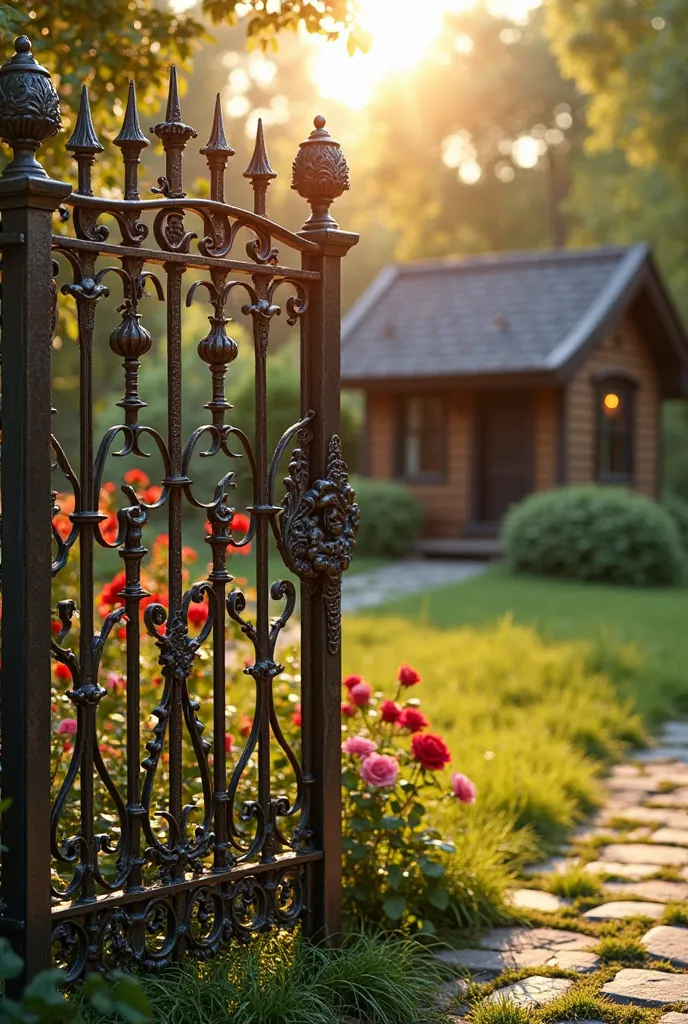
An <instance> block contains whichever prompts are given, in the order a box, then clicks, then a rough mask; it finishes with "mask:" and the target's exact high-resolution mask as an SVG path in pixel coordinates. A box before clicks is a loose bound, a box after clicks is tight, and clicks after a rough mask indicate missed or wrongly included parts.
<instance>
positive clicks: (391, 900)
mask: <svg viewBox="0 0 688 1024" xmlns="http://www.w3.org/2000/svg"><path fill="white" fill-rule="evenodd" d="M382 909H383V910H384V912H385V914H386V915H387V917H388V918H389V919H390V920H391V921H398V920H399V918H400V917H403V916H404V912H405V911H406V900H405V899H404V897H403V896H388V897H387V898H386V899H384V900H383V901H382Z"/></svg>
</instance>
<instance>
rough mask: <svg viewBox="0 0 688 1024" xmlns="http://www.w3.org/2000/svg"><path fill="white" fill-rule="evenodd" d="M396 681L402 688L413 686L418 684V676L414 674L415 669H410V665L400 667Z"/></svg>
mask: <svg viewBox="0 0 688 1024" xmlns="http://www.w3.org/2000/svg"><path fill="white" fill-rule="evenodd" d="M397 679H398V680H399V682H400V683H401V685H402V686H415V685H416V683H419V682H420V676H419V675H418V673H417V672H416V670H415V668H411V666H410V665H406V664H404V665H402V666H401V667H400V668H399V673H398V675H397Z"/></svg>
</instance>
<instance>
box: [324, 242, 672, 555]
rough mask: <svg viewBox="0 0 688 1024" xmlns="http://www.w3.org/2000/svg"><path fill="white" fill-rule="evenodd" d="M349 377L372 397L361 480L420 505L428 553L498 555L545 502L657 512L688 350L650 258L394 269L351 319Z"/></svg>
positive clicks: (506, 256)
mask: <svg viewBox="0 0 688 1024" xmlns="http://www.w3.org/2000/svg"><path fill="white" fill-rule="evenodd" d="M342 377H343V384H344V386H345V387H349V388H359V389H361V390H362V391H363V392H364V394H365V428H364V432H363V439H364V441H363V443H364V450H363V452H362V464H363V467H362V468H363V473H364V474H365V475H367V476H371V477H378V478H387V479H395V480H401V481H403V482H404V483H406V484H408V486H409V487H411V488H412V489H413V490H414V491H415V493H416V494H417V495H418V497H419V498H420V500H421V502H422V504H423V508H424V510H425V524H424V539H423V542H422V547H423V548H424V549H425V550H426V551H427V552H433V551H434V552H444V553H456V554H461V553H464V554H470V553H476V554H480V553H482V554H489V553H494V552H496V550H497V544H496V537H497V535H498V530H499V523H500V520H501V519H502V518H503V516H504V514H505V513H506V511H507V509H508V508H509V506H510V505H512V504H513V503H514V502H517V501H520V500H521V499H522V498H523V497H525V496H526V495H527V494H529V493H530V492H532V491H543V490H548V489H550V488H552V487H557V486H559V485H563V484H584V483H590V482H596V483H599V484H624V485H626V486H629V487H632V488H635V489H636V490H638V491H640V492H641V493H642V494H646V495H649V496H650V497H657V496H658V494H659V489H660V412H661V403H662V399H663V398H669V397H684V398H685V397H686V396H688V338H687V336H686V333H685V330H684V328H683V326H682V323H681V321H680V319H679V316H678V314H677V312H676V309H675V308H674V305H673V304H672V301H671V299H670V297H669V295H668V292H667V290H666V288H665V286H664V284H663V282H662V279H661V276H660V274H659V272H658V270H657V267H656V264H655V263H654V260H653V258H652V255H651V252H650V249H649V247H648V246H646V245H634V246H629V247H615V248H605V249H587V250H582V251H563V250H557V251H554V252H546V251H545V252H527V253H497V254H494V255H486V256H480V257H477V258H470V259H464V260H461V259H445V260H432V261H425V262H422V263H411V264H400V265H396V266H390V267H387V268H386V269H385V270H383V271H382V272H381V273H380V274H379V276H378V277H377V279H376V280H375V281H374V282H373V284H372V285H371V286H370V288H368V290H367V291H366V292H365V293H364V294H363V295H362V297H361V298H360V299H359V300H358V302H357V303H356V304H355V305H354V306H353V307H352V309H351V310H350V312H349V313H348V314H347V316H346V317H345V320H344V324H343V339H342Z"/></svg>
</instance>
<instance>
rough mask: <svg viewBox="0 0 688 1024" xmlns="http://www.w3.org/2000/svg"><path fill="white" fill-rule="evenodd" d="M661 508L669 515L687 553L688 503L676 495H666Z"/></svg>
mask: <svg viewBox="0 0 688 1024" xmlns="http://www.w3.org/2000/svg"><path fill="white" fill-rule="evenodd" d="M662 508H663V509H665V511H666V512H667V513H668V514H669V516H670V517H671V520H672V522H673V524H674V526H675V527H676V532H677V533H678V535H679V537H680V539H681V544H682V546H683V550H684V551H685V552H686V553H688V501H686V500H685V498H679V497H678V496H677V495H676V494H667V495H665V496H664V498H663V499H662Z"/></svg>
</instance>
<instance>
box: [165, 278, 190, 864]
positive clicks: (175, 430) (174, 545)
mask: <svg viewBox="0 0 688 1024" xmlns="http://www.w3.org/2000/svg"><path fill="white" fill-rule="evenodd" d="M185 269H186V268H185V267H184V266H183V265H181V264H178V263H166V264H165V270H166V272H167V445H168V449H169V454H170V477H169V478H168V479H167V480H166V483H167V484H168V486H169V487H170V497H169V509H168V511H169V519H168V523H169V526H168V532H169V563H168V570H169V619H168V625H169V624H170V623H173V622H174V620H175V618H176V617H177V616H178V615H180V614H181V604H182V486H183V482H184V479H185V478H184V477H183V475H182V320H181V302H182V297H181V296H182V275H183V273H184V271H185ZM182 719H183V713H182V682H181V680H180V679H179V678H178V676H175V679H174V682H173V692H172V696H171V702H170V732H169V754H170V780H169V798H170V802H169V811H170V814H171V815H172V816H173V818H174V820H175V821H176V822H177V824H178V825H180V826H181V819H182V786H183V771H182V761H183V755H182V732H183V726H182ZM182 874H183V869H182V868H181V867H180V866H179V865H177V864H175V865H174V869H173V877H175V878H180V877H182Z"/></svg>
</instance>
